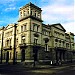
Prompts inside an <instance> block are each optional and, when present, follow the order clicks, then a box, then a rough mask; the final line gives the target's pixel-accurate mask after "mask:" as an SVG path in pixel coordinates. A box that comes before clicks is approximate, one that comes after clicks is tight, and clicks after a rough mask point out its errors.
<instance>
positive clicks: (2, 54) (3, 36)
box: [1, 26, 4, 64]
mask: <svg viewBox="0 0 75 75" xmlns="http://www.w3.org/2000/svg"><path fill="white" fill-rule="evenodd" d="M3 37H4V26H3V28H2V44H1V64H2V58H3V54H2V53H3Z"/></svg>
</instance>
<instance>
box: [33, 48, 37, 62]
mask: <svg viewBox="0 0 75 75" xmlns="http://www.w3.org/2000/svg"><path fill="white" fill-rule="evenodd" d="M33 53H34V61H37V60H38V49H37V48H34V49H33Z"/></svg>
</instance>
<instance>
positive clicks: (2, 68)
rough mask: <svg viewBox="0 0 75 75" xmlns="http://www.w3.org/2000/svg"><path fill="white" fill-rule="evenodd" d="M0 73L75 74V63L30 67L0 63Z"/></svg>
mask: <svg viewBox="0 0 75 75" xmlns="http://www.w3.org/2000/svg"><path fill="white" fill-rule="evenodd" d="M0 75H75V65H74V64H73V65H68V66H55V67H30V68H28V67H24V66H21V65H0Z"/></svg>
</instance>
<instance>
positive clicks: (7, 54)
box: [6, 51, 9, 63]
mask: <svg viewBox="0 0 75 75" xmlns="http://www.w3.org/2000/svg"><path fill="white" fill-rule="evenodd" d="M8 62H9V51H7V53H6V63H8Z"/></svg>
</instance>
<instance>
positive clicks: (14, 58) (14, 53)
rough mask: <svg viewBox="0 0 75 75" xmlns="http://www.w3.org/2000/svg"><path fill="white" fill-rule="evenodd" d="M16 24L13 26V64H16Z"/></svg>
mask: <svg viewBox="0 0 75 75" xmlns="http://www.w3.org/2000/svg"><path fill="white" fill-rule="evenodd" d="M16 25H17V24H14V49H13V64H15V63H16V27H17V26H16Z"/></svg>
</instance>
